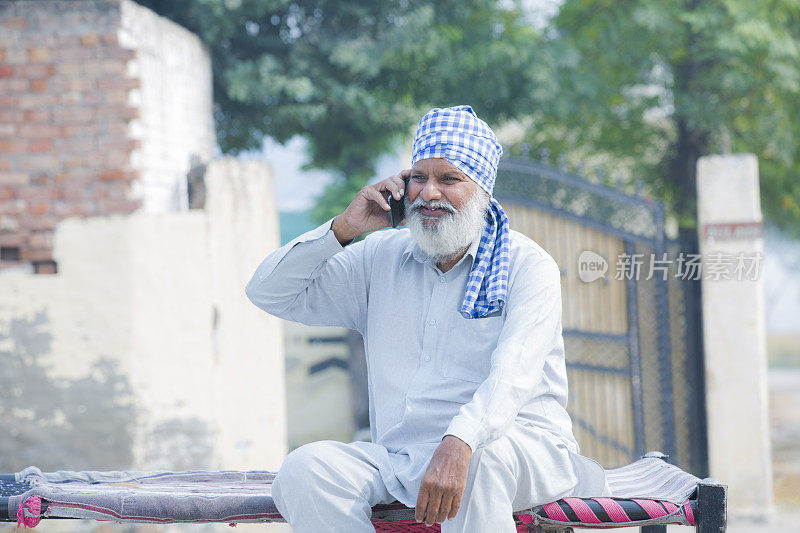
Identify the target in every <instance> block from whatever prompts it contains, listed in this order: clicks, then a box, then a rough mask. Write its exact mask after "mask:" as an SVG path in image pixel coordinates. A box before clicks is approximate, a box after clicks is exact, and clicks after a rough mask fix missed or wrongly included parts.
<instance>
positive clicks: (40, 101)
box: [19, 93, 56, 109]
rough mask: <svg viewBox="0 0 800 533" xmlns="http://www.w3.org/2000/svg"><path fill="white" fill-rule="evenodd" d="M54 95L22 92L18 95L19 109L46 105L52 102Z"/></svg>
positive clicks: (54, 99)
mask: <svg viewBox="0 0 800 533" xmlns="http://www.w3.org/2000/svg"><path fill="white" fill-rule="evenodd" d="M55 101H56V98H55V95H51V94H48V93H36V94H30V93H29V94H23V95H22V96H20V97H19V107H20V108H21V109H35V108H42V107H47V106H50V105H52V104H54V103H55Z"/></svg>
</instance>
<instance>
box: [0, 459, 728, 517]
mask: <svg viewBox="0 0 800 533" xmlns="http://www.w3.org/2000/svg"><path fill="white" fill-rule="evenodd" d="M664 458H665V456H663V455H662V454H660V453H658V452H651V453H649V454H647V455H645V456H644V457H642V458H640V459H639V460H637V461H636V462H634V463H632V464H629V465H627V466H624V467H622V468H617V469H612V470H606V475H607V477H608V481H609V485H610V486H611V490H612V495H611V497H606V498H600V497H598V498H564V499H561V500H558V501H555V502H550V503H547V504H545V505H541V506H537V507H534V508H531V509H525V510H520V511H517V512H515V513H514V519H515V522H516V524H517V530H518V531H537V532H541V531H567V530H568V529H569V528H572V527H581V528H609V527H630V526H642V527H643V530H646V531H665V530H666V529H665V525H666V524H681V525H687V526H694V527H695V528H696V529H698V531H702V532H707V531H715V532H716V531H724V530H725V486H724V485H722V484H721V483H719V482H718V481H716V480H712V479H705V480H700V479H698V478H697V477H695V476H693V475H691V474H688V473H686V472H684V471H683V470H681V469H680V468H678V467H676V466H674V465H671V464H669V463H667V462H666V461H665V460H664ZM274 477H275V473H274V472H268V471H248V472H239V471H222V472H205V471H197V472H164V471H159V472H131V471H114V472H95V471H84V472H68V471H59V472H50V473H43V472H41V471H40V470H39V469H38V468H36V467H29V468H26V469H25V470H23V471H21V472H18V473H16V474H5V475H0V519H2V520H5V521H16V522H18V524H21V525H25V526H36V525H37V524H38V523H39V521H40V520H41V519H46V518H84V519H96V520H112V521H117V522H148V523H175V522H185V523H193V522H227V523H231V524H235V523H238V522H283V521H284V519H283V517H282V516H281V514H280V513H279V512H278V510H277V508H276V507H275V504H274V502H273V501H272V495H271V484H272V480H273V478H274ZM372 522H373V524H374V526H375V529H376V531H405V532H410V531H426V532H430V531H438V530H439V527H438V525H434V526H433V527H431V528H429V527H427V526H425V525H424V524H419V523H417V522H416V521H415V520H414V510H413V509H410V508H408V507H406V506H405V505H403V504H401V503H399V502H395V503H393V504H388V505H377V506H375V507H373V513H372ZM322 526H324V525H321V527H322ZM323 529H324V527H323Z"/></svg>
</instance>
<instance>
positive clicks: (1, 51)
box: [0, 48, 6, 61]
mask: <svg viewBox="0 0 800 533" xmlns="http://www.w3.org/2000/svg"><path fill="white" fill-rule="evenodd" d="M5 60H6V49H5V48H0V61H5Z"/></svg>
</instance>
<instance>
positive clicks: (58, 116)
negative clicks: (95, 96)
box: [53, 107, 95, 124]
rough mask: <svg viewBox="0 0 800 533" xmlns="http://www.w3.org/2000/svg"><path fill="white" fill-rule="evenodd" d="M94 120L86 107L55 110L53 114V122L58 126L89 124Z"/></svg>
mask: <svg viewBox="0 0 800 533" xmlns="http://www.w3.org/2000/svg"><path fill="white" fill-rule="evenodd" d="M94 119H95V113H94V111H93V110H92V109H89V108H86V107H72V108H69V107H67V108H57V109H56V110H55V111H54V113H53V120H54V121H55V122H56V123H60V124H66V123H70V124H89V123H91V122H92V121H93V120H94Z"/></svg>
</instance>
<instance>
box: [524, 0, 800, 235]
mask: <svg viewBox="0 0 800 533" xmlns="http://www.w3.org/2000/svg"><path fill="white" fill-rule="evenodd" d="M541 52H542V53H541V55H540V56H539V59H540V60H541V61H540V67H541V68H542V69H544V70H546V71H547V74H546V75H544V76H542V79H544V80H550V83H551V84H552V86H551V89H550V90H539V91H538V92H537V95H536V100H537V102H538V103H539V105H537V111H536V113H535V114H534V120H533V127H532V128H531V130H530V132H529V134H528V136H527V141H528V142H529V143H532V144H536V145H538V144H542V145H547V146H550V147H551V148H552V149H554V150H555V151H558V152H561V153H572V154H575V153H581V154H583V156H584V157H585V156H587V155H594V156H597V155H598V154H602V155H605V156H606V157H605V159H602V161H603V163H602V165H604V166H605V167H606V170H607V172H606V174H607V175H608V174H610V173H612V172H623V173H626V174H627V175H628V176H631V177H641V178H643V179H644V180H645V181H646V182H648V183H649V185H650V186H651V187H652V189H653V190H654V191H655V193H656V194H657V196H659V197H661V198H663V199H664V200H666V201H667V204H668V206H669V207H670V208H671V211H672V212H673V213H674V214H676V215H677V216H678V217H679V222H680V224H681V226H682V227H683V228H685V229H687V230H688V229H691V228H694V227H695V217H696V213H695V206H696V194H695V165H696V162H697V159H698V157H700V156H703V155H707V154H712V153H726V152H752V153H755V154H756V155H757V156H758V158H759V166H760V180H761V191H762V208H763V210H764V212H765V215H766V217H767V218H768V219H769V220H770V221H771V222H772V223H773V224H775V225H776V226H778V227H780V228H782V229H783V230H784V231H787V232H789V233H792V234H794V235H795V236H800V179H798V175H799V174H800V121H798V120H797V119H798V117H800V114H799V112H800V2H798V1H797V0H760V1H758V2H753V1H750V0H717V1H714V2H707V1H705V2H704V1H700V0H614V1H611V0H566V1H565V2H564V4H563V5H562V6H561V9H560V12H559V14H558V15H557V16H556V17H555V18H554V19H553V21H552V27H551V28H550V32H549V34H548V39H547V42H546V43H545V44H544V45H543V46H542V47H541ZM540 89H543V87H540Z"/></svg>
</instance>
